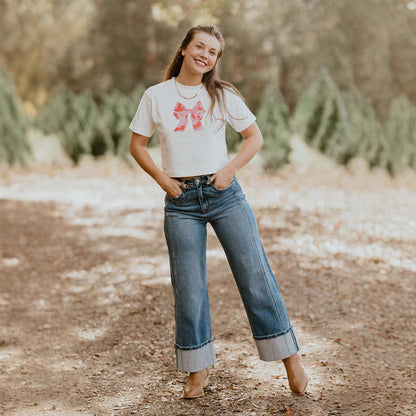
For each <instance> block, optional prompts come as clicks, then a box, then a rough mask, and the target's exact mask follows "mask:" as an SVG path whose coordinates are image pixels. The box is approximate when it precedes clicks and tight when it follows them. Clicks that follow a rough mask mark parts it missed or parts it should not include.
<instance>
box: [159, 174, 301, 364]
mask: <svg viewBox="0 0 416 416" xmlns="http://www.w3.org/2000/svg"><path fill="white" fill-rule="evenodd" d="M208 222H209V223H210V224H211V225H212V227H213V229H214V231H215V233H216V235H217V237H218V239H219V241H220V242H221V245H222V247H223V249H224V251H225V254H226V256H227V259H228V262H229V264H230V267H231V270H232V273H233V275H234V279H235V281H236V283H237V286H238V289H239V292H240V295H241V297H242V300H243V303H244V307H245V310H246V313H247V317H248V319H249V322H250V326H251V331H252V334H253V337H254V340H255V343H256V346H257V349H258V352H259V356H260V359H261V360H264V361H273V360H282V359H284V358H287V357H290V356H291V355H293V354H295V353H296V352H297V351H298V350H299V347H298V344H297V342H296V338H295V335H294V333H293V329H292V325H291V323H290V320H289V317H288V314H287V311H286V307H285V304H284V302H283V299H282V296H281V294H280V290H279V287H278V285H277V282H276V279H275V277H274V275H273V272H272V270H271V268H270V266H269V263H268V261H267V258H266V255H265V253H264V249H263V245H262V243H261V241H260V237H259V233H258V229H257V223H256V219H255V217H254V214H253V211H252V210H251V208H250V207H249V205H248V203H247V201H246V200H245V196H244V194H243V192H242V190H241V188H240V185H239V184H238V181H237V179H236V178H235V177H234V178H233V180H232V182H231V184H230V186H229V187H228V188H226V189H225V190H219V189H217V188H215V186H214V184H213V183H211V180H210V177H209V176H200V177H197V178H192V179H189V180H186V181H182V194H181V195H180V196H179V197H177V198H171V197H170V196H169V195H166V197H165V236H166V241H167V245H168V250H169V259H170V268H171V279H172V287H173V293H174V300H175V322H176V341H175V352H176V363H177V368H178V370H181V371H189V372H196V371H201V370H203V369H204V368H207V367H210V366H212V365H214V364H215V363H216V358H215V352H214V346H213V337H212V330H211V317H210V310H209V301H208V288H207V270H206V237H207V230H206V224H207V223H208Z"/></svg>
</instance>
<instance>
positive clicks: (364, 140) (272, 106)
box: [0, 70, 416, 174]
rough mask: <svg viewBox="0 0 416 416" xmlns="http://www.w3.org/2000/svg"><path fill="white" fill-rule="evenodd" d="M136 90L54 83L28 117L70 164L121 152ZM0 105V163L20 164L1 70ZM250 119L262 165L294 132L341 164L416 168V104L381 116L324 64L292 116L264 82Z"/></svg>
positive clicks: (19, 124)
mask: <svg viewBox="0 0 416 416" xmlns="http://www.w3.org/2000/svg"><path fill="white" fill-rule="evenodd" d="M143 93H144V86H143V85H138V86H137V88H136V89H135V90H134V92H133V93H132V94H131V95H124V94H121V93H120V92H118V91H113V92H111V93H110V94H107V95H106V96H104V97H103V98H102V100H101V101H100V102H99V103H97V102H96V101H95V100H94V99H93V97H92V96H91V95H90V94H89V93H87V92H83V93H81V94H75V93H74V92H72V91H71V90H70V89H68V88H67V87H65V86H60V87H58V88H57V89H56V91H55V93H54V94H53V96H52V98H51V99H50V101H49V102H48V104H47V105H46V106H45V107H44V108H43V109H42V110H41V111H40V112H39V113H38V115H37V117H36V118H35V120H34V121H33V123H34V125H35V126H37V127H38V128H40V129H41V130H42V131H44V132H45V133H46V134H56V135H57V136H58V137H59V138H60V140H61V143H62V147H63V148H64V150H65V151H66V153H67V154H68V155H69V156H70V158H71V159H72V160H73V161H74V162H75V163H77V162H78V161H79V158H80V157H81V155H83V154H92V155H94V156H100V155H103V154H105V153H108V152H111V153H114V154H116V155H118V156H120V157H123V158H125V159H127V158H128V155H129V147H130V136H131V133H130V131H129V129H128V126H129V124H130V121H131V119H132V118H133V116H134V113H135V111H136V108H137V105H138V103H139V101H140V99H141V97H142V95H143ZM0 110H1V112H0V163H7V164H13V163H24V162H25V161H27V159H28V158H29V157H30V147H29V144H28V141H27V129H28V125H29V123H28V121H27V120H26V118H25V116H24V114H23V112H22V111H21V108H20V105H19V103H18V100H17V96H16V92H15V90H14V87H13V82H12V81H11V79H10V77H9V76H8V75H7V74H6V73H5V72H4V71H1V70H0ZM257 122H258V124H259V127H260V130H261V131H262V134H263V138H264V146H263V148H262V155H263V158H262V160H263V166H264V169H265V170H266V171H273V170H276V169H279V168H280V167H282V166H283V165H285V164H286V163H288V162H289V155H290V152H291V146H290V138H291V136H292V135H293V134H294V133H296V134H298V135H299V136H300V137H302V138H303V139H304V140H305V142H306V143H307V144H308V145H309V146H311V147H313V148H315V149H317V150H319V151H320V152H322V153H324V154H325V155H327V156H329V157H330V158H332V159H334V160H335V161H337V162H338V163H341V164H346V163H348V161H349V160H351V159H352V158H354V157H357V156H359V157H362V158H364V159H366V160H367V161H368V164H369V166H370V167H375V166H379V167H382V168H384V169H386V170H388V171H389V172H390V173H391V174H396V173H398V172H400V171H402V170H403V169H405V168H408V167H410V168H413V169H415V170H416V107H415V106H413V105H412V103H411V102H410V101H409V100H408V99H407V98H406V97H405V96H401V97H399V98H397V99H396V100H394V101H393V102H392V103H391V106H390V109H389V112H388V115H387V117H386V120H385V121H384V122H383V123H382V122H380V120H379V119H378V118H377V116H376V114H375V111H374V109H373V107H372V105H371V103H370V102H369V101H368V100H367V99H366V98H365V97H363V95H362V94H361V93H360V92H359V91H358V90H352V91H350V92H348V93H344V94H343V93H341V92H340V91H339V89H338V87H337V85H336V84H335V82H334V81H333V80H332V79H331V77H330V75H329V73H328V71H326V70H322V72H321V74H320V75H319V77H318V78H317V79H316V80H315V81H314V82H313V83H312V84H311V86H310V87H309V88H308V89H307V90H306V91H305V93H304V94H303V95H302V96H301V97H300V98H299V99H298V102H297V104H296V106H295V109H294V111H293V114H292V115H291V114H290V113H289V110H288V107H287V105H286V103H285V100H284V98H283V96H282V95H281V93H280V92H279V90H278V89H277V88H276V87H275V86H273V85H269V86H268V87H267V88H266V89H265V91H264V95H263V99H262V102H261V105H260V107H259V109H258V112H257ZM226 135H227V145H228V148H229V150H232V151H235V150H237V149H238V147H239V146H240V143H241V140H242V139H241V135H240V134H239V133H236V132H235V131H234V130H232V129H231V128H228V127H227V131H226ZM156 140H157V139H156ZM154 142H155V139H153V140H152V141H151V142H150V143H152V144H153V143H154Z"/></svg>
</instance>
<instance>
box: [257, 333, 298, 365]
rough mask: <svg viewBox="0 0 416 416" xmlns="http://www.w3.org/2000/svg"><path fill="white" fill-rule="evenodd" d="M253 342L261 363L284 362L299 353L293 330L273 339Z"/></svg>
mask: <svg viewBox="0 0 416 416" xmlns="http://www.w3.org/2000/svg"><path fill="white" fill-rule="evenodd" d="M254 341H255V342H256V347H257V350H258V352H259V357H260V360H262V361H278V360H284V359H285V358H288V357H290V356H292V355H293V354H296V353H297V352H298V351H299V347H298V343H297V342H296V337H295V334H294V333H293V329H290V330H289V331H288V332H286V333H285V334H283V335H279V336H277V337H274V338H266V339H255V340H254Z"/></svg>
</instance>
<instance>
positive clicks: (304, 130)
mask: <svg viewBox="0 0 416 416" xmlns="http://www.w3.org/2000/svg"><path fill="white" fill-rule="evenodd" d="M291 123H292V126H293V127H294V129H295V131H297V132H298V133H299V134H300V135H301V136H302V137H303V138H304V140H305V141H306V142H307V143H308V144H309V145H310V146H311V147H313V148H315V149H318V150H320V151H321V152H323V153H324V154H326V155H328V156H329V157H331V158H332V159H334V160H336V161H337V162H338V163H347V162H348V161H349V160H350V159H351V157H352V156H353V152H354V143H353V140H352V138H351V129H350V126H349V123H348V117H347V111H346V108H345V104H344V101H343V99H342V95H341V93H340V91H339V90H338V87H337V86H336V84H335V82H334V81H333V80H332V79H331V77H330V75H329V73H328V71H327V70H326V69H323V70H322V72H321V74H320V76H319V77H318V78H317V79H316V80H315V81H314V82H313V83H312V84H311V86H310V87H309V88H308V89H307V90H306V92H305V93H304V94H303V95H302V96H301V97H300V98H299V100H298V102H297V104H296V107H295V111H294V115H293V118H292V120H291Z"/></svg>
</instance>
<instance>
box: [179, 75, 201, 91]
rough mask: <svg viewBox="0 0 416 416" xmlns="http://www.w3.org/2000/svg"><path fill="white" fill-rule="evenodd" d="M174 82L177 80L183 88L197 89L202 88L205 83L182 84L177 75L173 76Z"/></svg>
mask: <svg viewBox="0 0 416 416" xmlns="http://www.w3.org/2000/svg"><path fill="white" fill-rule="evenodd" d="M172 80H173V82H176V84H177V85H179V86H180V87H181V88H185V89H189V90H190V89H193V88H195V89H197V88H202V85H203V83H202V82H201V83H199V84H198V85H186V84H181V83H180V82H179V81H178V79H177V78H176V77H172Z"/></svg>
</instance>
